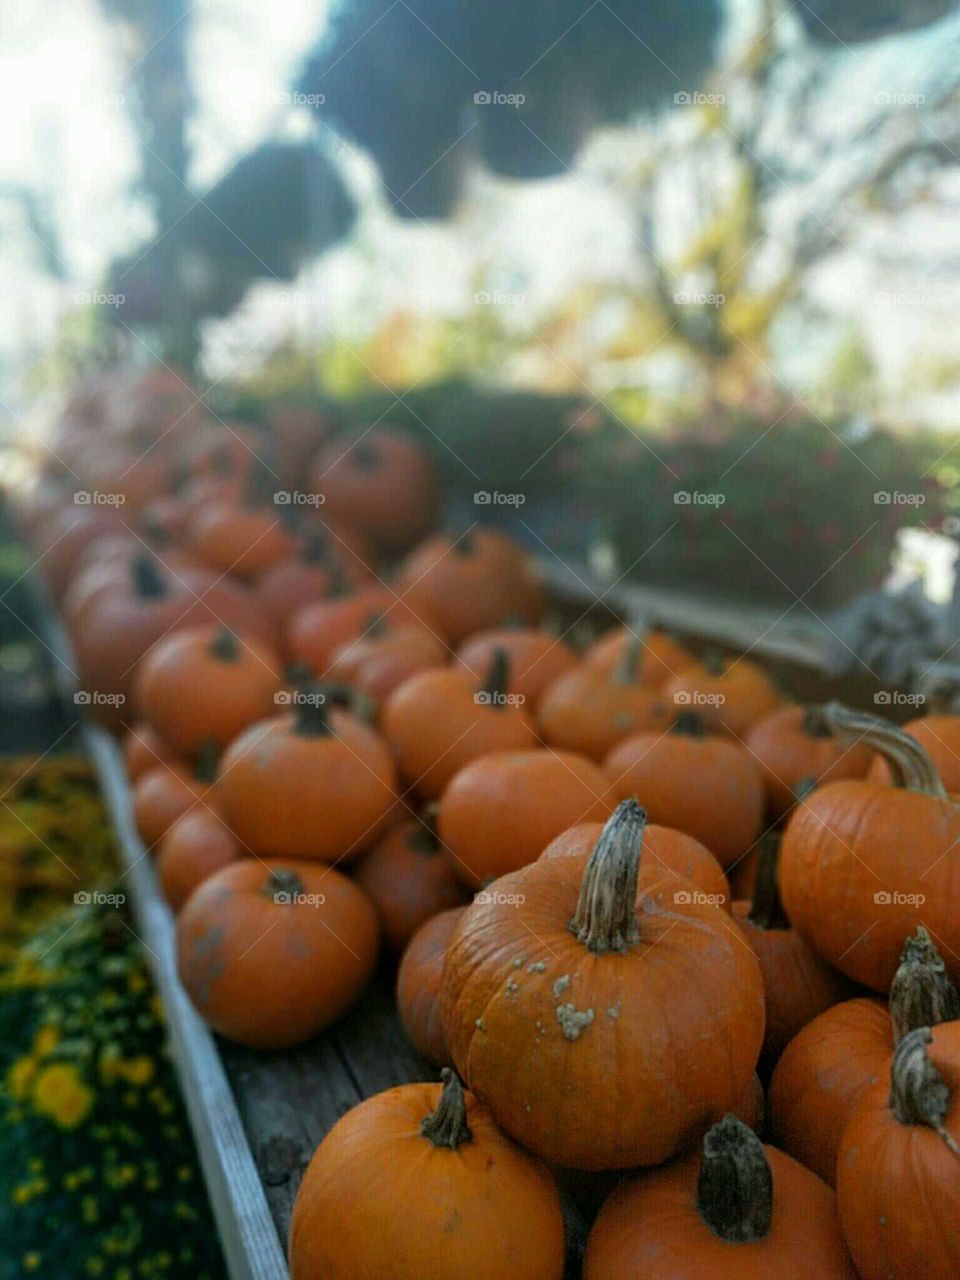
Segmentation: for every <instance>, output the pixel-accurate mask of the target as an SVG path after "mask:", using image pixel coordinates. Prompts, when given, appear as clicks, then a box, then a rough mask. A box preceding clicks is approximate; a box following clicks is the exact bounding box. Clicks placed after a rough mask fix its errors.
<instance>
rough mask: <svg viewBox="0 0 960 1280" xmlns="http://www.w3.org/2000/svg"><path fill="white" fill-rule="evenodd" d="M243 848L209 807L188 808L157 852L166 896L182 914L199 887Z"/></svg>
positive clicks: (158, 871) (234, 858) (236, 856)
mask: <svg viewBox="0 0 960 1280" xmlns="http://www.w3.org/2000/svg"><path fill="white" fill-rule="evenodd" d="M243 852H244V851H243V849H242V848H241V846H240V844H239V842H238V841H237V840H236V839H235V837H234V836H233V834H232V833H231V831H230V830H229V828H228V827H226V826H225V825H224V823H223V820H222V819H221V818H220V817H218V815H217V814H216V813H215V812H214V811H213V810H212V809H208V808H207V806H206V805H197V806H196V807H195V808H193V809H189V810H188V811H187V812H186V813H185V814H184V815H183V817H182V818H178V819H177V821H176V822H175V823H174V824H173V826H171V827H170V829H169V830H168V831H167V833H166V835H165V836H164V837H163V839H162V840H161V841H160V848H159V850H158V852H157V876H158V878H159V880H160V888H161V889H162V890H163V896H164V897H165V898H166V900H167V902H168V903H169V904H170V906H171V907H172V908H173V910H174V911H179V910H180V908H181V907H182V906H183V904H184V903H185V902H186V900H187V899H188V898H189V897H190V894H191V893H193V891H194V889H196V887H197V885H200V884H202V883H203V882H204V880H207V879H209V877H210V876H212V875H213V874H214V872H215V871H219V870H220V868H221V867H225V866H226V865H227V864H228V863H230V862H235V861H236V860H237V859H238V858H239V857H241V856H242V855H243Z"/></svg>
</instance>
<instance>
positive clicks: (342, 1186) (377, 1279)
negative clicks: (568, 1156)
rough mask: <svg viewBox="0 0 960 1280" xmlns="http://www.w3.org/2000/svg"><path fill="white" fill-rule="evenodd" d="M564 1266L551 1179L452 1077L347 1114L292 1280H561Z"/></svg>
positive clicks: (293, 1253) (310, 1169) (309, 1198)
mask: <svg viewBox="0 0 960 1280" xmlns="http://www.w3.org/2000/svg"><path fill="white" fill-rule="evenodd" d="M398 1187H405V1188H407V1189H408V1192H409V1194H407V1195H405V1196H404V1197H403V1198H402V1199H400V1198H398V1197H397V1195H396V1190H397V1188H398ZM563 1266H564V1225H563V1214H562V1212H561V1209H560V1196H559V1193H558V1191H557V1187H556V1183H555V1182H554V1180H553V1178H552V1176H551V1175H550V1173H549V1171H548V1170H547V1169H546V1168H544V1166H543V1165H542V1164H541V1163H540V1162H539V1161H538V1160H535V1159H534V1158H533V1157H532V1156H530V1155H528V1154H527V1153H526V1152H525V1151H522V1150H521V1149H520V1148H519V1147H518V1146H516V1145H515V1144H514V1143H513V1142H511V1141H510V1139H509V1138H507V1137H505V1136H504V1135H503V1134H502V1133H500V1132H499V1130H498V1129H497V1127H496V1125H495V1124H494V1122H493V1120H492V1119H491V1118H490V1115H489V1114H488V1113H487V1111H486V1110H485V1109H484V1107H482V1106H481V1105H480V1103H479V1102H477V1100H476V1099H475V1098H474V1097H472V1096H471V1095H470V1094H469V1093H464V1090H463V1088H462V1086H461V1084H460V1081H459V1080H458V1079H457V1077H456V1076H455V1075H454V1074H453V1072H451V1071H449V1070H445V1071H444V1073H443V1087H442V1088H441V1087H440V1086H439V1085H435V1084H407V1085H399V1086H397V1087H396V1088H394V1089H388V1090H387V1091H386V1092H385V1093H378V1094H375V1095H374V1096H373V1097H372V1098H367V1099H366V1100H365V1101H364V1102H361V1103H360V1104H359V1106H356V1107H354V1108H353V1109H352V1110H351V1111H348V1112H347V1114H346V1115H345V1116H342V1117H341V1119H340V1120H338V1121H337V1123H336V1124H335V1125H334V1127H333V1128H332V1129H331V1130H330V1132H329V1133H328V1134H327V1136H326V1137H325V1138H324V1140H323V1141H322V1142H321V1143H320V1146H319V1147H318V1148H317V1150H316V1152H315V1153H314V1156H313V1159H312V1160H311V1161H310V1164H309V1165H308V1166H307V1171H306V1173H305V1174H304V1177H303V1182H302V1183H301V1184H300V1189H299V1191H298V1192H297V1199H296V1202H295V1204H294V1207H293V1218H292V1220H291V1223H290V1275H291V1280H317V1277H320V1276H345V1277H346V1276H349V1277H350V1278H351V1280H463V1277H466V1276H469V1277H470V1280H504V1277H506V1276H509V1277H510V1278H511V1280H561V1278H562V1276H563Z"/></svg>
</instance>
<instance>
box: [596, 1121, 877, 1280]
mask: <svg viewBox="0 0 960 1280" xmlns="http://www.w3.org/2000/svg"><path fill="white" fill-rule="evenodd" d="M628 1276H630V1277H633V1276H636V1277H640V1276H642V1277H643V1280H707V1278H708V1277H709V1280H769V1277H771V1276H778V1277H781V1278H782V1280H857V1273H856V1271H855V1270H854V1267H853V1263H852V1262H851V1260H850V1255H849V1253H848V1252H847V1248H846V1245H845V1244H844V1241H843V1235H842V1233H841V1231H840V1222H839V1219H838V1216H837V1202H836V1197H835V1196H834V1194H833V1191H832V1190H831V1189H830V1187H828V1186H827V1185H826V1184H825V1183H824V1182H822V1181H821V1180H820V1179H819V1178H818V1177H817V1176H816V1175H815V1174H813V1173H811V1172H810V1171H809V1169H805V1168H804V1167H803V1165H801V1164H798V1163H797V1161H796V1160H792V1159H791V1158H790V1156H788V1155H784V1153H783V1152H782V1151H778V1150H777V1149H776V1147H765V1146H764V1145H763V1143H761V1141H760V1139H759V1138H758V1137H757V1136H756V1134H755V1133H753V1132H752V1131H751V1130H750V1129H749V1128H748V1127H747V1126H746V1125H745V1124H743V1123H742V1122H741V1121H740V1120H738V1119H737V1118H736V1116H734V1115H727V1116H725V1117H724V1118H723V1119H722V1120H720V1121H718V1123H717V1124H715V1125H714V1126H713V1128H712V1129H710V1131H709V1132H708V1133H707V1134H706V1136H705V1137H704V1139H703V1145H702V1149H701V1151H700V1152H699V1153H694V1154H692V1155H688V1156H685V1157H684V1158H683V1159H682V1160H678V1161H676V1162H675V1163H673V1164H670V1165H667V1166H666V1168H663V1169H656V1170H654V1171H652V1172H650V1173H645V1174H642V1175H641V1176H640V1177H637V1178H631V1179H630V1180H628V1181H626V1182H623V1183H622V1184H621V1185H620V1186H619V1187H618V1188H617V1190H616V1191H615V1192H614V1193H613V1195H612V1196H611V1197H610V1199H609V1200H608V1201H607V1202H606V1204H605V1205H604V1206H603V1208H602V1209H601V1210H600V1213H599V1215H598V1217H597V1220H596V1222H595V1224H594V1227H593V1230H592V1231H591V1232H590V1237H589V1239H588V1241H587V1251H586V1256H585V1258H584V1268H583V1277H584V1280H626V1277H628Z"/></svg>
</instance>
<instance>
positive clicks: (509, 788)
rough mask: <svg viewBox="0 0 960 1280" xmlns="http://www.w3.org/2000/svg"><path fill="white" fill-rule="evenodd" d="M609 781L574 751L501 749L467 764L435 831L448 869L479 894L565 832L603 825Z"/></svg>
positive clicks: (444, 798) (442, 806)
mask: <svg viewBox="0 0 960 1280" xmlns="http://www.w3.org/2000/svg"><path fill="white" fill-rule="evenodd" d="M606 792H607V780H606V778H605V777H604V775H603V773H602V771H601V770H600V769H598V768H597V766H596V765H595V764H593V762H592V761H590V760H588V759H587V758H586V757H585V756H578V755H574V754H573V753H572V752H570V751H556V752H554V751H543V750H537V751H497V752H492V753H491V754H489V755H484V756H479V757H478V758H477V759H476V760H472V761H471V762H470V764H468V765H465V766H464V768H462V769H461V770H460V771H459V772H458V773H456V774H454V776H453V778H452V779H451V780H450V782H449V784H448V785H447V788H446V790H445V791H444V793H443V796H442V797H441V800H440V805H439V808H438V811H437V829H438V831H439V833H440V839H441V840H442V842H443V845H444V848H445V850H446V851H447V855H448V858H449V865H450V866H451V867H452V869H453V871H454V872H455V873H456V875H458V876H459V877H460V879H461V880H462V881H463V883H464V884H466V885H469V886H470V887H471V888H472V889H479V888H480V887H481V885H484V884H486V883H487V881H489V880H495V879H496V878H497V877H498V876H501V875H503V874H504V873H505V872H507V871H517V870H519V868H520V867H523V866H526V864H527V863H528V862H533V860H534V859H535V858H538V857H539V856H540V854H541V853H542V852H543V850H544V849H545V848H546V846H547V845H548V844H549V843H550V841H551V840H552V839H553V838H554V837H555V836H558V835H559V834H560V833H561V831H566V830H567V828H568V827H572V826H575V825H576V824H577V823H579V822H589V823H598V822H599V823H602V822H603V821H605V820H606V818H607V817H609V815H610V812H611V810H612V808H613V805H612V804H611V802H610V800H609V799H608V797H607V794H606Z"/></svg>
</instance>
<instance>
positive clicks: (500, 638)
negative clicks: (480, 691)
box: [457, 626, 577, 707]
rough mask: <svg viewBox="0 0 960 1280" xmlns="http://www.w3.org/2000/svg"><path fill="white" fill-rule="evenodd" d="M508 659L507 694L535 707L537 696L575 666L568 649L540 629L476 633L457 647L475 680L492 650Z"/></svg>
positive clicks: (489, 657) (567, 646)
mask: <svg viewBox="0 0 960 1280" xmlns="http://www.w3.org/2000/svg"><path fill="white" fill-rule="evenodd" d="M496 649H503V651H504V652H505V653H506V654H507V655H508V657H509V659H510V673H511V674H510V692H511V693H515V694H519V696H520V697H521V698H523V701H524V703H525V704H526V705H527V706H529V707H535V706H536V705H537V701H538V700H539V698H540V694H541V693H542V692H543V690H544V689H545V688H546V687H547V685H548V684H551V683H552V682H553V681H554V680H556V679H557V677H558V676H562V675H563V673H564V672H565V671H570V670H571V669H572V668H573V667H575V666H576V665H577V655H576V654H575V653H574V651H573V649H571V647H570V645H568V644H567V642H566V641H565V640H564V639H562V638H558V637H557V636H555V635H552V634H551V633H550V632H549V631H544V630H543V629H542V628H540V627H522V626H516V627H500V628H496V629H494V630H492V631H479V632H477V634H476V635H473V636H471V637H470V638H469V639H468V640H466V641H464V643H463V644H462V645H461V646H460V649H459V651H458V653H457V657H458V658H459V660H460V662H461V663H462V664H463V666H465V667H466V668H467V670H468V671H470V672H472V673H473V675H475V676H476V677H477V679H479V678H480V677H481V676H482V675H483V674H484V673H485V672H486V671H488V670H489V668H490V662H491V660H492V658H493V654H494V650H496Z"/></svg>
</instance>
